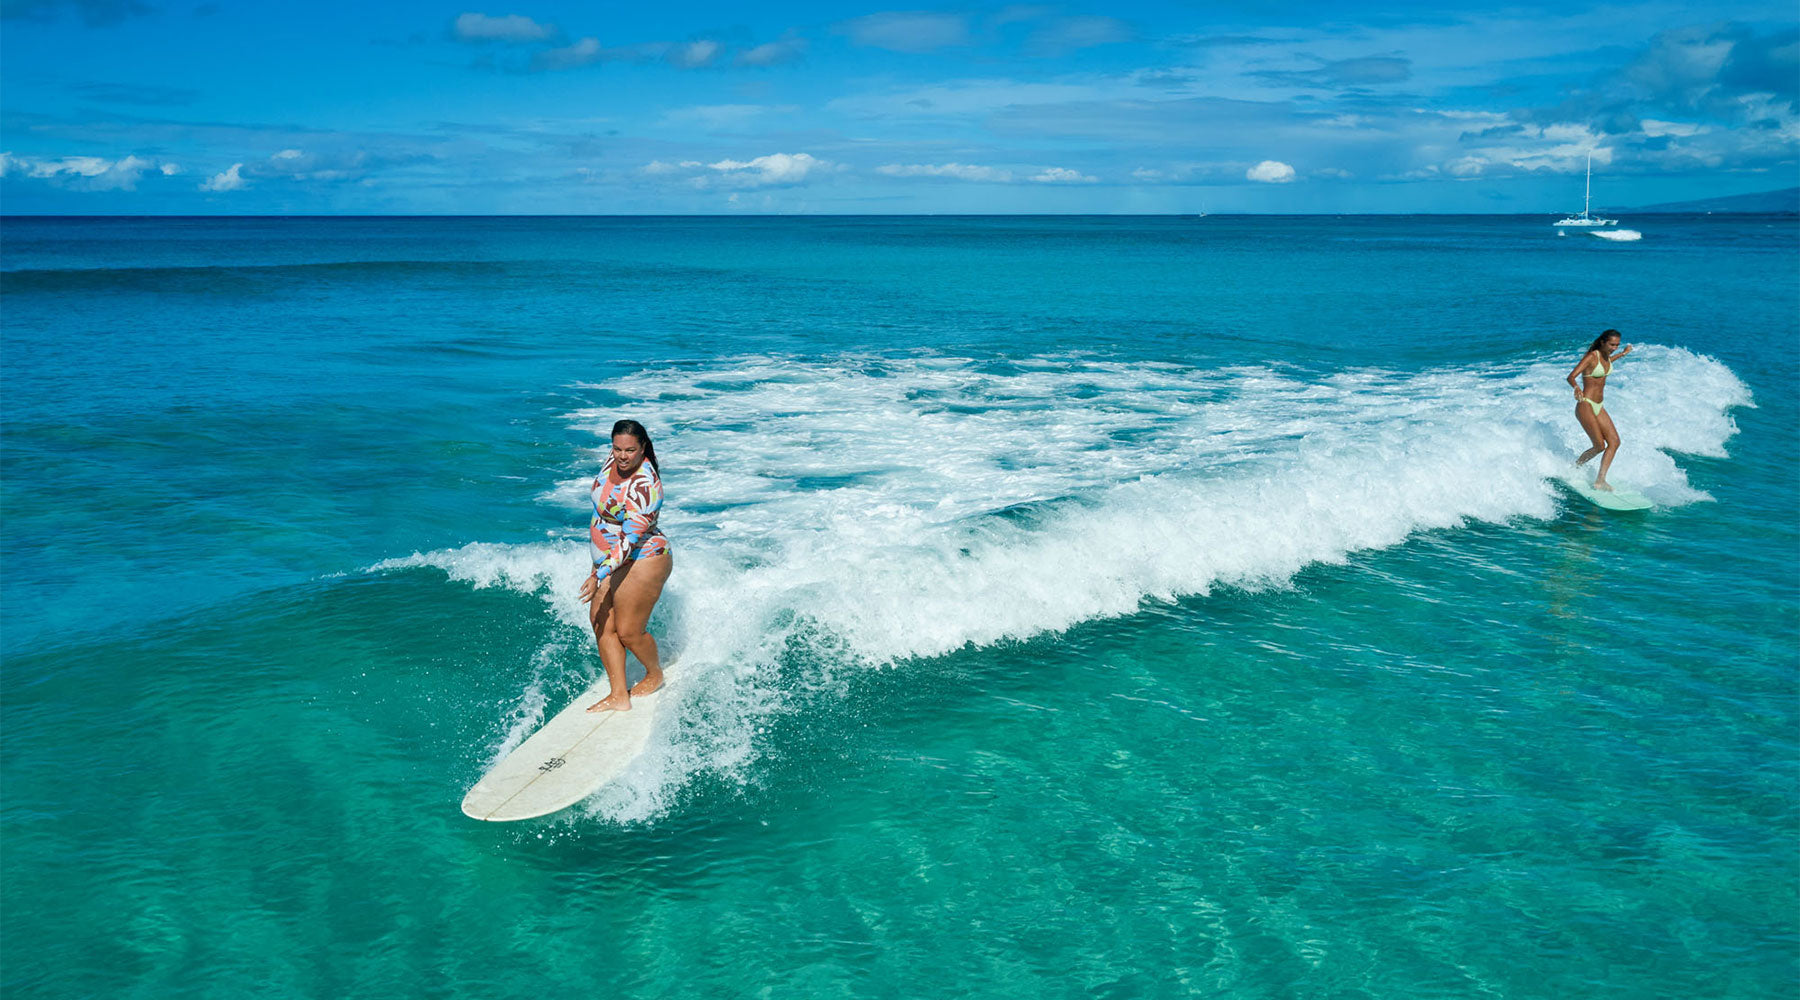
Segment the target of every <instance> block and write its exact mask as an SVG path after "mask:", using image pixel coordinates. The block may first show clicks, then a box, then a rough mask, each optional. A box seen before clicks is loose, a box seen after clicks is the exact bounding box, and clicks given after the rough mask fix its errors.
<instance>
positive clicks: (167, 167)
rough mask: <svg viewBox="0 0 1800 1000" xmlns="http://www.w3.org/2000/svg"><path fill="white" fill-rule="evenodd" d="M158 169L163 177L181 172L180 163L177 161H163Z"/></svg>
mask: <svg viewBox="0 0 1800 1000" xmlns="http://www.w3.org/2000/svg"><path fill="white" fill-rule="evenodd" d="M158 169H160V170H161V171H162V173H163V176H164V177H173V176H175V175H176V174H179V173H181V165H180V164H178V163H165V164H163V165H162V166H161V167H159V168H158Z"/></svg>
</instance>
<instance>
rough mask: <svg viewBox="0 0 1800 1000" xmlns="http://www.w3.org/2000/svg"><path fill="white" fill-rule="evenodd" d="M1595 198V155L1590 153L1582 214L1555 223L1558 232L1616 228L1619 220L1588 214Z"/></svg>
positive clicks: (1582, 198) (1582, 201)
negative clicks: (1590, 204) (1607, 227)
mask: <svg viewBox="0 0 1800 1000" xmlns="http://www.w3.org/2000/svg"><path fill="white" fill-rule="evenodd" d="M1593 197H1594V154H1593V153H1592V152H1591V151H1590V152H1589V153H1588V158H1587V187H1586V188H1585V189H1584V190H1583V191H1582V193H1581V214H1580V215H1571V216H1568V217H1567V218H1564V219H1562V220H1560V221H1558V222H1556V223H1555V226H1556V228H1557V230H1558V231H1563V230H1566V229H1570V228H1578V229H1593V228H1595V227H1598V226H1616V225H1618V224H1619V220H1618V219H1597V218H1595V217H1593V216H1592V215H1589V214H1588V205H1589V203H1590V202H1592V200H1593Z"/></svg>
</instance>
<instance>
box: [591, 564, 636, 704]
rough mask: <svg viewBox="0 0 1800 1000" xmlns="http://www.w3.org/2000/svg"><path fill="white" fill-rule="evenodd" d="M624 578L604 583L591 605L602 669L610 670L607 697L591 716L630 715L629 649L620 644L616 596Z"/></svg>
mask: <svg viewBox="0 0 1800 1000" xmlns="http://www.w3.org/2000/svg"><path fill="white" fill-rule="evenodd" d="M619 576H620V574H618V573H614V574H612V575H611V576H608V577H607V578H606V579H604V580H601V581H600V586H599V588H598V589H596V590H595V591H594V599H593V600H592V601H591V602H589V604H588V622H589V624H591V625H593V627H594V644H595V645H596V646H598V647H599V649H600V665H601V666H602V667H604V668H606V683H607V685H608V687H609V688H610V689H611V690H609V691H608V692H607V695H606V697H604V698H602V699H600V700H599V701H597V702H594V703H593V704H592V705H589V706H588V709H587V710H588V711H590V712H606V711H617V712H623V711H628V710H629V709H630V708H631V695H630V694H628V693H627V692H626V690H625V645H624V644H623V643H621V642H620V641H619V632H618V612H617V610H616V603H617V602H616V595H617V593H618V585H619V583H620V580H619Z"/></svg>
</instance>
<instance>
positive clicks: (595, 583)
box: [581, 573, 600, 604]
mask: <svg viewBox="0 0 1800 1000" xmlns="http://www.w3.org/2000/svg"><path fill="white" fill-rule="evenodd" d="M599 584H600V580H599V578H598V577H596V576H594V574H592V573H589V574H588V578H587V579H585V580H583V581H581V603H583V604H587V603H589V602H591V601H593V599H594V591H596V590H598V589H599Z"/></svg>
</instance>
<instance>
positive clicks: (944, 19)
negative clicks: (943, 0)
mask: <svg viewBox="0 0 1800 1000" xmlns="http://www.w3.org/2000/svg"><path fill="white" fill-rule="evenodd" d="M838 30H839V31H841V32H843V33H844V34H847V35H849V36H850V40H851V41H853V42H855V43H856V44H858V45H869V46H873V47H875V48H878V49H889V50H891V51H894V52H930V51H932V50H933V49H941V48H944V47H946V46H950V45H967V44H968V43H969V26H968V22H967V21H965V20H964V19H963V16H962V15H961V14H938V13H932V12H930V11H885V12H883V13H880V14H869V15H867V16H864V17H859V18H855V19H853V20H849V21H845V22H843V23H842V24H840V25H838Z"/></svg>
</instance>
